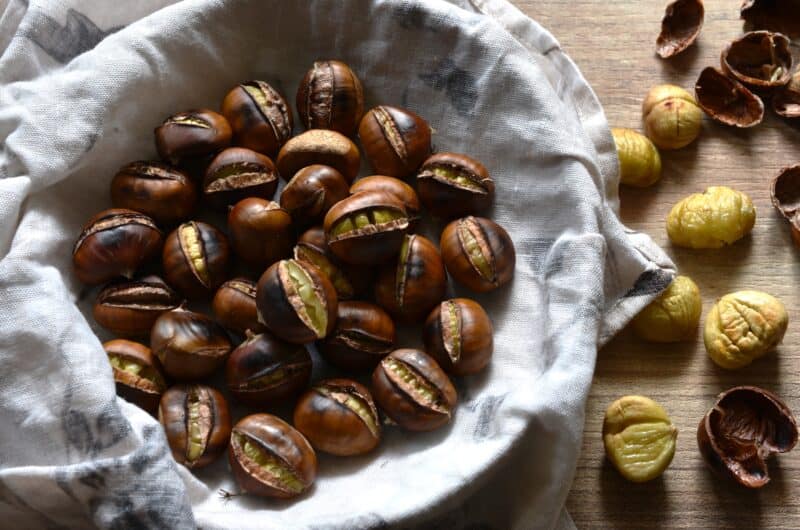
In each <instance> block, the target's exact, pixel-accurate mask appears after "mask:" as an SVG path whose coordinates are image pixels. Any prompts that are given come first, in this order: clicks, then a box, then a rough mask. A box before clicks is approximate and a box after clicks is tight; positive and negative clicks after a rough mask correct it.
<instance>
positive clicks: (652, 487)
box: [600, 459, 670, 528]
mask: <svg viewBox="0 0 800 530" xmlns="http://www.w3.org/2000/svg"><path fill="white" fill-rule="evenodd" d="M600 495H601V496H602V501H603V512H604V520H605V521H608V522H611V523H612V524H613V525H614V528H660V527H661V526H662V524H664V523H666V522H667V521H668V519H669V516H670V504H669V497H668V496H667V491H666V489H665V486H664V477H663V476H661V477H658V478H656V479H654V480H651V481H650V482H644V483H641V484H635V483H633V482H629V481H628V480H626V479H625V478H623V477H622V475H620V474H619V472H617V470H616V469H614V466H613V465H612V464H611V462H609V461H608V459H604V460H603V467H602V468H601V469H600Z"/></svg>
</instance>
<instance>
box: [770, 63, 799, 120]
mask: <svg viewBox="0 0 800 530" xmlns="http://www.w3.org/2000/svg"><path fill="white" fill-rule="evenodd" d="M772 110H774V111H775V114H777V115H778V116H782V117H784V118H800V71H796V72H795V73H794V75H792V79H791V80H790V81H789V84H788V85H786V86H785V87H781V88H778V89H776V90H775V93H774V94H773V96H772Z"/></svg>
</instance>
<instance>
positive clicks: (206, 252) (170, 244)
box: [162, 221, 230, 298]
mask: <svg viewBox="0 0 800 530" xmlns="http://www.w3.org/2000/svg"><path fill="white" fill-rule="evenodd" d="M229 258H230V248H229V246H228V238H226V237H225V234H223V233H222V232H220V231H219V230H217V229H216V228H214V227H213V226H211V225H210V224H207V223H203V222H200V221H189V222H187V223H183V224H182V225H180V226H179V227H178V228H176V229H175V230H173V231H172V232H171V233H170V234H169V235H168V236H167V240H166V242H165V243H164V253H163V256H162V262H163V265H164V277H165V279H166V280H167V283H169V284H170V285H171V286H173V287H175V288H176V289H178V290H179V291H180V292H181V293H183V294H184V295H185V296H187V297H189V298H200V297H203V296H208V295H210V294H211V293H213V292H214V291H215V290H216V289H217V287H219V286H220V285H222V282H224V281H225V279H226V278H227V276H228V261H229Z"/></svg>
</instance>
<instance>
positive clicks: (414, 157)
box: [358, 105, 431, 178]
mask: <svg viewBox="0 0 800 530" xmlns="http://www.w3.org/2000/svg"><path fill="white" fill-rule="evenodd" d="M358 136H359V138H361V145H362V146H363V147H364V153H365V155H366V157H367V160H369V163H370V165H371V166H372V169H373V171H374V172H375V173H378V174H381V175H388V176H390V177H398V178H402V177H407V176H409V175H411V174H413V173H414V172H415V171H416V170H417V169H418V168H419V166H420V165H421V164H422V162H423V161H424V160H425V159H426V158H428V156H430V154H431V128H430V126H429V125H428V123H427V122H426V121H425V120H424V119H422V118H421V117H420V116H418V115H417V114H415V113H413V112H411V111H410V110H407V109H401V108H398V107H390V106H388V105H381V106H378V107H375V108H372V109H370V110H369V111H367V113H366V114H365V115H364V117H363V118H362V119H361V123H360V124H359V126H358Z"/></svg>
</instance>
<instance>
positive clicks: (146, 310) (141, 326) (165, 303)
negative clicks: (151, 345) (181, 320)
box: [93, 276, 181, 337]
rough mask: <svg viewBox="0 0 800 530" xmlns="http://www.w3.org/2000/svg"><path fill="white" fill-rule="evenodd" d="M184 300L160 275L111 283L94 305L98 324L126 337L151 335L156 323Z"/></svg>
mask: <svg viewBox="0 0 800 530" xmlns="http://www.w3.org/2000/svg"><path fill="white" fill-rule="evenodd" d="M180 303H181V298H180V297H179V296H178V294H177V293H176V292H175V291H173V290H172V289H170V287H169V286H168V285H167V284H166V283H164V280H162V279H161V278H159V277H158V276H146V277H144V278H141V279H138V280H130V281H124V282H115V283H110V284H108V285H106V286H105V287H103V289H102V290H101V291H100V293H99V294H98V295H97V300H96V301H95V303H94V310H93V315H94V319H95V321H96V322H97V323H98V324H100V325H101V326H103V327H104V328H105V329H107V330H109V331H110V332H112V333H114V334H115V335H120V336H122V337H143V336H148V337H149V336H150V329H151V328H152V327H153V323H154V322H155V321H156V319H157V318H158V317H159V316H161V314H162V313H164V312H165V311H171V310H173V309H175V308H176V307H178V305H180Z"/></svg>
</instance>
